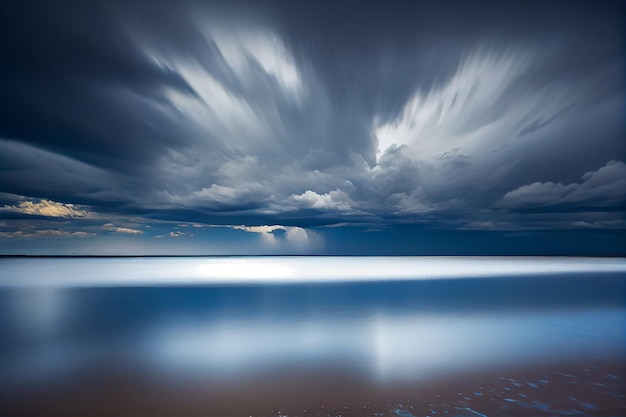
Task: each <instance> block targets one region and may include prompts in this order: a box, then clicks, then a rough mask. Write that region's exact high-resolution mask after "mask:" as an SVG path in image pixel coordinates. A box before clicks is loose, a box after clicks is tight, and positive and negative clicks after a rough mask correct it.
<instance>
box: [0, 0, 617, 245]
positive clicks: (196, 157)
mask: <svg viewBox="0 0 626 417" xmlns="http://www.w3.org/2000/svg"><path fill="white" fill-rule="evenodd" d="M283 6H284V5H281V6H278V5H277V4H274V3H272V2H261V3H259V4H258V5H254V6H253V5H237V6H235V7H233V8H231V7H230V6H223V7H221V6H220V7H215V5H213V4H212V3H208V4H204V3H203V4H200V3H193V2H192V3H185V4H183V5H180V4H178V3H176V4H174V3H171V4H170V3H162V4H159V5H158V6H156V7H155V6H153V5H150V6H144V5H136V7H135V6H133V7H131V8H128V7H126V6H124V5H122V4H121V3H120V4H115V5H110V6H109V5H107V6H106V13H104V12H102V13H100V11H101V9H99V8H98V7H100V6H93V5H90V6H89V7H96V9H95V11H92V10H87V9H88V8H87V6H81V5H80V4H78V3H76V5H70V3H67V4H63V5H56V6H55V7H54V8H53V9H54V10H52V9H49V8H47V7H42V8H37V10H31V9H32V8H29V7H23V6H19V5H18V6H14V7H13V11H11V13H9V14H6V15H5V16H6V17H7V20H8V21H10V22H8V23H11V24H7V25H0V31H2V33H3V34H4V36H3V37H4V38H6V39H12V42H11V44H12V45H16V47H15V48H11V49H9V50H5V48H4V47H3V46H0V48H3V49H2V51H0V52H2V53H3V57H5V61H6V65H3V67H2V69H0V71H1V72H2V77H0V108H2V110H3V111H2V112H0V135H1V137H2V138H3V139H0V193H3V192H6V193H11V194H14V195H19V196H29V197H28V200H29V201H30V200H32V201H31V202H30V203H29V204H30V206H28V205H24V206H22V202H20V201H16V200H13V199H7V200H6V201H5V200H2V201H1V202H0V204H5V206H4V208H2V209H1V210H2V212H3V213H9V212H11V213H18V214H24V215H32V214H37V215H39V216H47V217H49V219H48V220H49V221H51V222H52V221H56V222H59V221H65V220H68V221H70V220H71V221H72V222H74V221H80V222H88V221H91V222H93V227H94V228H97V229H98V230H102V229H104V230H105V231H107V232H111V233H119V234H120V235H123V234H127V235H131V234H140V233H141V230H140V228H139V227H137V226H135V225H136V224H138V223H140V224H141V225H142V227H144V226H146V225H147V222H148V221H147V220H141V221H134V220H133V218H136V217H138V218H143V219H150V220H149V221H150V222H155V223H157V222H161V221H164V222H174V223H173V224H179V223H181V222H189V223H195V224H196V225H213V224H221V225H224V226H225V227H230V228H232V229H236V230H239V231H244V232H250V233H257V234H258V237H259V239H265V241H264V243H266V244H268V245H275V247H276V248H282V247H283V246H281V245H284V246H285V247H287V246H289V245H292V246H294V247H295V246H297V244H298V242H305V241H308V242H309V247H313V246H311V242H312V241H314V240H315V239H316V238H315V236H316V233H317V232H316V231H315V230H319V229H316V228H317V227H321V226H325V225H326V226H327V225H337V224H342V225H344V226H350V225H358V226H361V227H363V228H371V229H376V230H379V229H384V228H385V227H387V226H389V227H396V226H398V225H400V227H402V225H406V224H409V223H411V224H419V225H424V226H427V227H432V228H444V229H445V228H447V229H454V228H472V229H493V230H496V229H502V228H505V227H509V226H508V225H514V224H516V223H517V224H524V225H529V224H530V223H532V224H533V225H541V227H546V228H549V227H550V225H552V226H553V227H555V228H556V227H562V225H563V224H564V223H563V217H558V218H557V217H548V216H547V215H548V214H550V213H543V214H542V217H541V218H538V217H539V213H533V214H532V215H531V214H529V213H522V211H523V210H529V208H532V209H533V210H535V211H537V210H538V208H541V207H543V208H546V210H545V211H549V210H548V208H549V209H550V210H552V209H553V208H555V207H557V206H558V207H565V206H567V207H568V208H569V210H580V209H582V208H586V209H588V210H589V213H588V214H587V215H586V217H585V218H584V219H581V218H580V216H579V217H578V218H567V220H566V223H567V224H570V225H573V224H574V223H575V222H576V221H584V222H587V223H594V224H599V222H603V224H605V225H607V227H610V226H609V225H611V224H618V223H611V222H614V221H616V220H617V219H615V218H605V217H598V216H599V214H598V213H599V212H605V211H606V210H608V209H609V208H611V207H613V208H614V207H615V206H616V205H619V204H621V203H620V201H621V200H620V198H621V197H620V196H619V191H618V186H619V187H621V186H622V182H621V180H619V178H617V176H619V175H622V172H621V171H620V170H621V169H622V168H620V166H622V165H623V163H622V162H616V163H615V164H617V165H615V166H613V165H611V166H607V167H605V168H603V169H600V170H597V168H598V167H599V166H600V165H602V164H604V163H606V161H608V160H623V137H624V128H623V95H624V87H623V68H624V61H623V50H622V48H621V46H620V45H621V43H620V42H618V41H617V40H616V38H615V36H614V34H615V33H618V32H619V33H621V30H617V29H620V28H622V27H623V22H621V20H619V19H617V18H616V17H614V16H621V14H619V13H614V12H612V11H610V10H609V9H611V7H608V6H603V7H597V6H594V7H591V6H588V5H587V6H580V5H576V6H573V7H574V8H575V11H574V12H571V13H570V12H568V13H567V14H565V15H564V14H563V13H562V10H560V8H557V7H556V6H554V5H544V4H543V3H541V4H540V3H537V4H534V3H533V4H532V5H522V4H521V3H520V4H519V5H515V6H510V7H509V6H507V7H502V8H492V7H491V6H488V7H487V6H485V5H473V6H472V8H471V11H472V18H471V19H467V18H466V16H465V14H466V12H467V10H465V9H464V8H461V9H463V10H461V9H459V8H450V7H448V6H445V5H443V6H439V5H435V4H434V3H433V4H430V5H427V6H423V5H413V4H411V3H410V2H399V3H396V2H394V3H393V4H390V5H384V7H383V5H382V3H381V4H375V5H369V4H368V5H365V6H363V7H361V9H362V10H361V11H360V13H359V14H358V15H355V14H354V11H353V10H352V9H351V8H350V7H349V6H348V5H339V6H335V5H333V6H329V5H317V4H315V5H314V4H313V3H311V4H308V3H306V4H301V5H299V6H298V8H291V7H283ZM329 7H330V8H329ZM303 10H305V12H303ZM516 11H519V12H520V13H517V12H516ZM582 12H584V13H582ZM328 16H333V18H332V19H330V18H329V17H328ZM520 16H521V17H520ZM538 16H541V18H539V17H538ZM512 17H515V19H513V18H512ZM31 18H35V20H36V22H37V24H38V27H40V33H46V34H47V36H46V37H45V40H44V42H41V37H40V36H39V35H38V34H35V33H33V32H32V31H30V30H28V28H30V27H33V24H32V22H31ZM75 22H83V24H80V25H76V24H75ZM433 22H440V23H444V24H440V23H437V24H435V23H433ZM452 22H453V23H454V24H452ZM501 22H506V23H501ZM446 23H447V24H446ZM531 27H532V28H533V30H532V31H530V30H528V28H531ZM449 28H454V31H455V36H452V37H450V32H449V30H450V29H449ZM581 28H584V30H583V29H581ZM590 34H593V36H592V35H590ZM457 35H460V36H457ZM52 57H54V58H55V59H51V58H52ZM55 74H56V75H55ZM53 75H54V76H53ZM57 75H58V76H57ZM620 164H621V165H620ZM595 170H597V171H595ZM586 171H589V172H590V173H591V174H590V177H589V178H583V179H582V180H579V177H580V174H581V173H583V172H586ZM611 173H612V174H611ZM609 174H611V175H615V177H611V178H609V176H608V175H609ZM0 198H2V196H0ZM59 201H63V202H64V203H58V202H59ZM44 205H47V206H46V207H44ZM611 205H613V206H611ZM609 206H610V207H609ZM44 211H45V213H47V214H44ZM103 213H106V215H105V214H103ZM561 214H562V213H561ZM533 216H534V217H533ZM96 219H97V220H98V223H97V224H96V223H95V220H96ZM105 222H107V224H106V225H105V226H101V224H102V223H105ZM90 224H91V223H90ZM168 224H170V225H171V223H168ZM231 225H240V226H231ZM259 225H267V226H259ZM272 225H282V226H272ZM168 227H169V226H168ZM41 228H42V229H54V227H52V226H45V227H41ZM94 230H95V229H94ZM152 230H158V232H155V233H163V234H162V235H158V236H169V234H168V233H165V232H163V231H162V230H168V232H169V229H152ZM171 233H174V234H176V233H177V232H176V231H174V232H171ZM172 237H173V236H172ZM249 237H250V236H248V238H249ZM305 238H306V239H305ZM277 250H278V249H277Z"/></svg>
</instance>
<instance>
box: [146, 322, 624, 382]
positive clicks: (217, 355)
mask: <svg viewBox="0 0 626 417" xmlns="http://www.w3.org/2000/svg"><path fill="white" fill-rule="evenodd" d="M624 323H626V315H625V313H624V311H623V310H620V311H618V310H597V311H565V312H563V311H559V312H552V313H545V312H544V313H524V314H519V313H518V314H511V313H509V314H505V315H498V316H492V315H469V316H461V315H458V314H423V315H420V314H418V315H410V316H404V317H403V316H394V315H384V314H377V313H374V314H371V315H369V316H368V317H360V318H359V319H357V320H354V319H352V320H335V321H316V320H305V321H280V322H271V321H265V322H264V321H261V320H258V319H256V320H255V319H248V320H246V321H245V322H241V321H236V320H226V321H220V322H217V323H212V325H207V323H203V322H178V323H170V324H169V325H162V326H160V327H158V328H157V331H156V332H154V333H153V334H152V336H150V337H147V338H146V340H147V345H146V346H144V348H143V349H142V350H143V351H144V352H146V354H147V355H146V357H147V358H148V360H150V362H151V366H152V367H155V368H162V369H165V370H167V372H168V373H170V375H176V374H179V375H181V376H185V377H188V376H190V375H193V374H195V375H198V376H204V377H209V378H210V377H215V376H218V377H220V378H222V377H227V376H234V375H238V374H245V375H250V374H254V373H256V372H259V371H262V370H263V369H264V368H270V369H273V370H274V372H279V373H280V372H285V370H286V369H287V370H288V369H289V366H290V364H294V363H297V364H299V366H307V365H308V366H311V367H313V368H315V367H319V366H321V365H323V364H324V363H328V359H329V358H330V359H332V358H334V359H335V360H336V361H337V362H338V363H344V364H349V365H351V368H352V369H360V370H361V371H362V372H363V374H364V375H369V376H370V377H372V378H378V379H383V380H394V379H395V380H398V379H400V380H401V379H405V378H409V379H420V378H425V377H429V376H432V375H436V374H438V373H441V372H442V371H455V372H462V371H463V370H471V369H487V368H489V367H496V366H500V365H507V364H509V365H510V364H524V363H531V362H533V361H536V360H537V359H538V358H541V359H543V360H545V359H549V360H552V361H558V360H568V359H576V358H577V357H578V356H580V355H590V354H591V355H603V354H613V355H614V354H618V355H619V354H624V353H626V352H624V347H625V346H626V340H625V336H624V335H623V334H621V330H620V329H622V327H623V325H624Z"/></svg>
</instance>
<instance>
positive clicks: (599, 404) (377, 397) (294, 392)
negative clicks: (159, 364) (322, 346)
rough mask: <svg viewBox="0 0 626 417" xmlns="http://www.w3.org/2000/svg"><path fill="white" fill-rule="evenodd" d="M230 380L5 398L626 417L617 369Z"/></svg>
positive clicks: (133, 375) (116, 374) (73, 407)
mask: <svg viewBox="0 0 626 417" xmlns="http://www.w3.org/2000/svg"><path fill="white" fill-rule="evenodd" d="M340 368H341V366H337V367H329V368H328V369H319V368H318V369H298V367H297V366H294V368H293V369H291V370H285V371H280V372H275V371H272V372H271V374H265V375H257V376H256V377H254V378H245V379H242V378H240V379H233V380H230V381H222V382H216V381H212V382H209V381H204V380H193V381H192V380H189V379H185V380H176V381H174V380H172V379H171V378H169V379H168V378H164V377H151V378H147V377H145V376H141V375H140V373H139V372H133V371H132V370H129V369H126V370H123V371H122V370H115V369H110V368H108V369H107V368H106V367H103V369H100V370H97V371H96V370H91V371H90V372H89V373H84V374H83V375H80V376H76V375H75V376H72V377H71V378H68V379H67V380H64V381H56V382H55V383H54V384H48V383H46V384H40V385H39V386H32V385H29V386H28V387H22V388H11V389H9V390H5V392H4V394H2V396H0V415H3V416H122V417H123V416H153V417H158V416H220V417H229V416H233V417H235V416H253V417H254V416H327V417H335V416H336V417H338V416H343V417H351V416H355V417H356V416H375V417H379V416H380V417H382V416H385V417H386V416H389V417H424V416H431V417H438V416H456V417H461V416H463V417H465V416H467V417H475V416H479V417H480V416H489V417H492V416H624V415H626V398H625V397H626V366H625V365H624V364H623V363H622V362H620V361H618V360H611V361H602V362H597V363H593V364H590V363H584V364H582V363H570V364H558V365H550V364H544V365H535V366H534V367H532V368H531V367H524V368H521V369H519V368H518V369H513V368H511V369H505V368H500V369H492V370H491V371H490V372H474V373H472V374H468V373H466V374H463V375H453V374H450V375H439V376H437V377H436V378H430V379H429V380H412V381H411V380H404V381H395V382H394V381H387V382H385V381H371V380H368V379H367V378H363V377H362V376H360V375H358V373H355V372H350V371H349V370H346V369H341V370H338V369H340Z"/></svg>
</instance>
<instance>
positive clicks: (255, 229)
mask: <svg viewBox="0 0 626 417" xmlns="http://www.w3.org/2000/svg"><path fill="white" fill-rule="evenodd" d="M230 228H231V229H235V230H243V231H245V232H250V233H272V232H273V231H275V230H287V229H286V228H285V226H278V225H273V226H244V225H238V226H230Z"/></svg>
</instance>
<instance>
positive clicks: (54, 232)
mask: <svg viewBox="0 0 626 417" xmlns="http://www.w3.org/2000/svg"><path fill="white" fill-rule="evenodd" d="M88 236H95V233H88V232H81V231H78V232H68V231H65V230H58V229H46V230H35V231H21V230H17V231H14V232H0V237H4V238H9V239H14V238H26V239H28V238H41V237H88Z"/></svg>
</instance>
